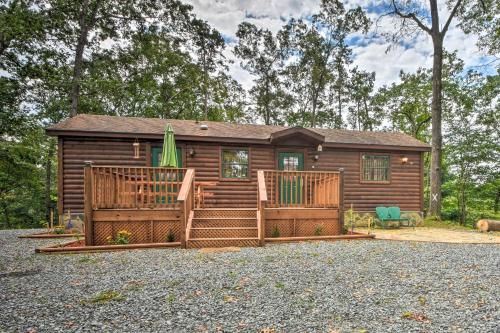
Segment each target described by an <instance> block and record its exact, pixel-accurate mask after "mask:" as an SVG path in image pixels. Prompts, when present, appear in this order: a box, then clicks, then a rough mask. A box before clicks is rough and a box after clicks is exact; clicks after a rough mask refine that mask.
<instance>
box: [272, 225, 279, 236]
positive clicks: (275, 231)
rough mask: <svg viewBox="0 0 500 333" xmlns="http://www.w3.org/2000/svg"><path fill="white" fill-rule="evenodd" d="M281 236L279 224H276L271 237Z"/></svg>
mask: <svg viewBox="0 0 500 333" xmlns="http://www.w3.org/2000/svg"><path fill="white" fill-rule="evenodd" d="M279 236H280V229H279V228H278V226H277V225H275V226H274V228H273V232H272V233H271V237H274V238H278V237H279Z"/></svg>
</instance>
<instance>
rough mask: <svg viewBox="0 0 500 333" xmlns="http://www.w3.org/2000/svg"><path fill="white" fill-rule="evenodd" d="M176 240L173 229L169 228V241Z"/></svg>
mask: <svg viewBox="0 0 500 333" xmlns="http://www.w3.org/2000/svg"><path fill="white" fill-rule="evenodd" d="M174 241H175V234H174V232H173V230H172V229H168V233H167V243H172V242H174Z"/></svg>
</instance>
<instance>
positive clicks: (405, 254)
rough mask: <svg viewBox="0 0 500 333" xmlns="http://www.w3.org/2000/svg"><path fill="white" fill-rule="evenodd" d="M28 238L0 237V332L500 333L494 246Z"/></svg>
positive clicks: (499, 260)
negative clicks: (94, 242) (115, 243)
mask: <svg viewBox="0 0 500 333" xmlns="http://www.w3.org/2000/svg"><path fill="white" fill-rule="evenodd" d="M29 232H32V230H31V231H29V230H25V231H0V331H1V332H27V331H30V332H61V331H64V332H94V331H95V332H113V331H118V332H169V331H172V332H205V331H208V332H260V331H264V332H463V331H466V332H499V329H498V327H500V284H499V282H498V281H499V280H500V246H498V245H467V244H433V243H414V242H391V241H338V242H313V243H295V244H282V245H268V246H266V247H264V248H243V249H241V251H240V252H227V253H208V254H202V253H200V252H199V251H197V250H181V249H161V250H135V251H127V252H111V253H100V254H71V255H41V254H35V253H34V249H35V247H38V246H40V245H43V244H51V243H55V242H58V241H57V240H56V241H54V240H33V239H18V238H17V237H16V236H17V235H19V234H21V233H29ZM266 329H267V330H266Z"/></svg>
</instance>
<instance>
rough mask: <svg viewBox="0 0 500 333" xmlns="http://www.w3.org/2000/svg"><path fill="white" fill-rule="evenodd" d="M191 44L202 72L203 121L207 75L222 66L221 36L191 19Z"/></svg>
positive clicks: (222, 47) (206, 108)
mask: <svg viewBox="0 0 500 333" xmlns="http://www.w3.org/2000/svg"><path fill="white" fill-rule="evenodd" d="M191 26H192V29H193V43H194V46H195V52H196V53H197V55H198V58H199V59H198V63H199V64H200V66H201V68H202V71H203V87H202V90H203V119H205V120H207V118H208V98H209V82H208V81H209V75H210V73H213V72H215V71H216V70H217V69H218V68H219V67H221V66H222V65H223V58H224V57H223V56H222V51H223V49H224V47H225V43H224V39H223V38H222V36H221V34H220V33H219V32H218V31H217V30H215V29H213V28H212V27H210V25H208V24H207V22H205V21H202V20H200V19H196V18H195V19H193V20H192V22H191Z"/></svg>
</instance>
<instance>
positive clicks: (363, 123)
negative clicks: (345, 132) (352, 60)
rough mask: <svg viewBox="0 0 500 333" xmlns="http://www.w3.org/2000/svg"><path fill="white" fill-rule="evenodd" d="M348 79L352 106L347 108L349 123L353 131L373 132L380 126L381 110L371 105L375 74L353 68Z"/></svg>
mask: <svg viewBox="0 0 500 333" xmlns="http://www.w3.org/2000/svg"><path fill="white" fill-rule="evenodd" d="M350 74H351V75H350V79H349V84H348V88H349V95H350V96H351V100H352V104H353V105H351V106H350V107H349V116H348V119H349V123H350V124H351V127H352V128H353V129H357V130H360V131H368V130H369V131H373V129H374V127H376V126H378V125H380V124H381V118H382V110H381V109H380V108H379V107H378V106H376V105H374V103H373V96H372V92H373V86H374V83H375V72H372V73H368V72H366V71H362V70H359V69H358V67H354V68H353V69H352V70H351V73H350Z"/></svg>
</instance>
